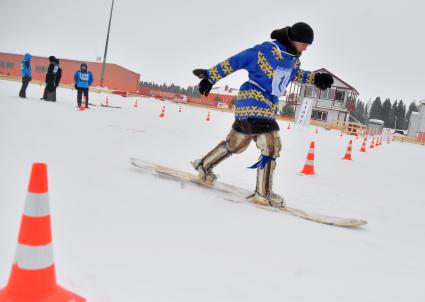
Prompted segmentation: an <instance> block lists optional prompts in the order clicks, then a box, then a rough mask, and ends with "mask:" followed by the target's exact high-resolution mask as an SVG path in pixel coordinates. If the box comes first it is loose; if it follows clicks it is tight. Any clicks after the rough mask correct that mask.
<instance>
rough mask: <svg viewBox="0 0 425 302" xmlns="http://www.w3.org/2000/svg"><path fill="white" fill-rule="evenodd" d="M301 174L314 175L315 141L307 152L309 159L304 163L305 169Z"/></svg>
mask: <svg viewBox="0 0 425 302" xmlns="http://www.w3.org/2000/svg"><path fill="white" fill-rule="evenodd" d="M300 174H304V175H313V174H314V141H312V142H311V143H310V148H309V150H308V153H307V159H306V161H305V164H304V168H303V170H302V171H301V172H300Z"/></svg>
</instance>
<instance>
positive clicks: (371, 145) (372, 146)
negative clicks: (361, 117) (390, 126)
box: [369, 137, 375, 149]
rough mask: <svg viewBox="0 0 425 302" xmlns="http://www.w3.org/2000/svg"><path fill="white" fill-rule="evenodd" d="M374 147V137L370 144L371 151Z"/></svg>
mask: <svg viewBox="0 0 425 302" xmlns="http://www.w3.org/2000/svg"><path fill="white" fill-rule="evenodd" d="M374 145H375V138H374V137H372V142H371V143H370V146H369V148H370V149H373V148H374Z"/></svg>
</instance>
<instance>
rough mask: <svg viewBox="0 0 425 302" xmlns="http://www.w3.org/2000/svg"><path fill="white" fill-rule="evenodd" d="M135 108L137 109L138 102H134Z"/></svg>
mask: <svg viewBox="0 0 425 302" xmlns="http://www.w3.org/2000/svg"><path fill="white" fill-rule="evenodd" d="M134 108H137V100H136V101H135V102H134Z"/></svg>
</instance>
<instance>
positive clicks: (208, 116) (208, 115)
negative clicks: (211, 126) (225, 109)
mask: <svg viewBox="0 0 425 302" xmlns="http://www.w3.org/2000/svg"><path fill="white" fill-rule="evenodd" d="M210 117H211V112H209V111H208V114H207V118H206V121H207V122H209V121H210V120H211V118H210Z"/></svg>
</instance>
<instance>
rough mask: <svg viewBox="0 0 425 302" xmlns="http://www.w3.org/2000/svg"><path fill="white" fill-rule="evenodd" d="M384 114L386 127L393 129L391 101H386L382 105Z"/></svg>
mask: <svg viewBox="0 0 425 302" xmlns="http://www.w3.org/2000/svg"><path fill="white" fill-rule="evenodd" d="M382 113H383V119H382V120H383V121H384V127H387V128H391V101H390V99H388V98H387V99H385V101H384V103H383V104H382Z"/></svg>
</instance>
